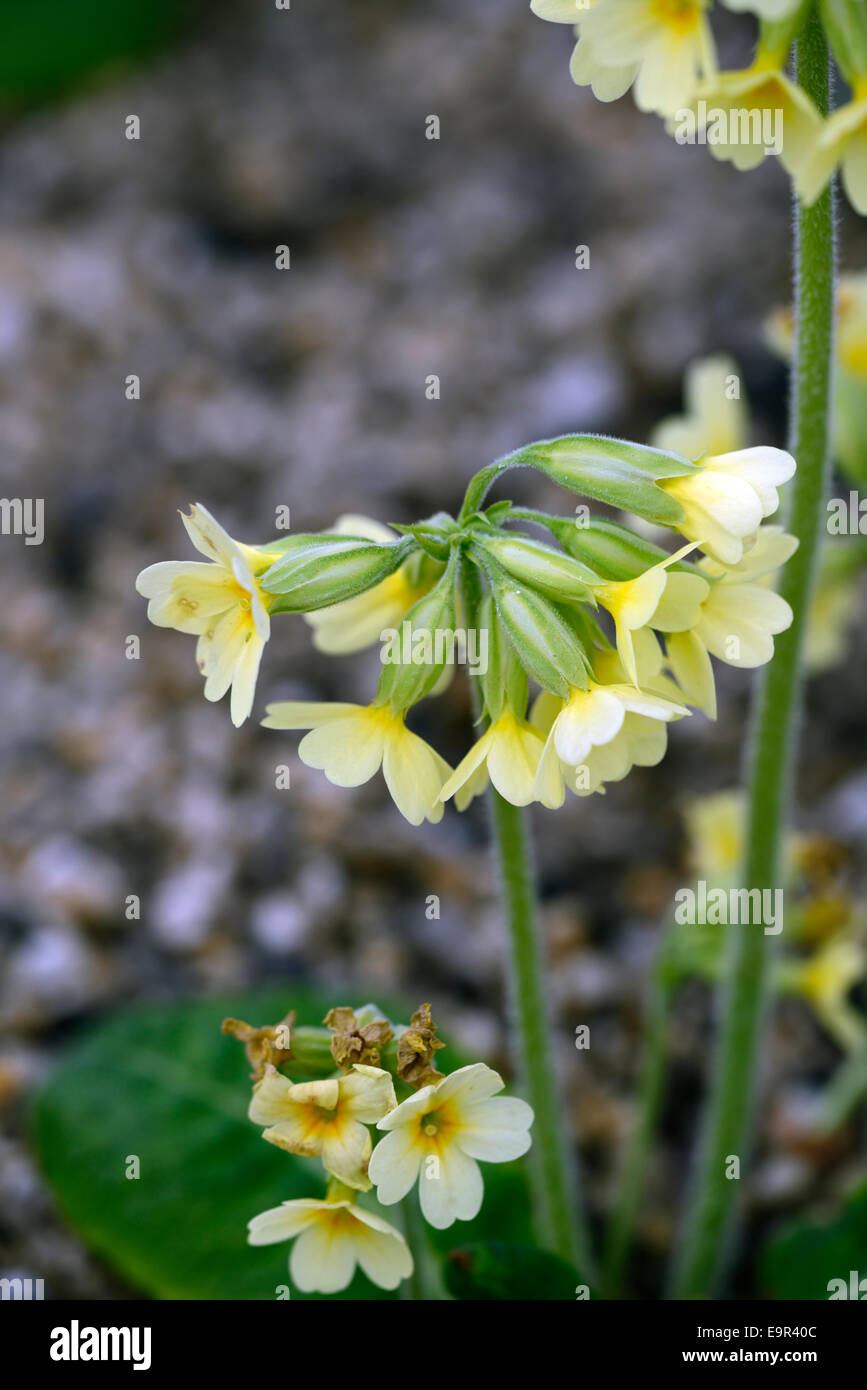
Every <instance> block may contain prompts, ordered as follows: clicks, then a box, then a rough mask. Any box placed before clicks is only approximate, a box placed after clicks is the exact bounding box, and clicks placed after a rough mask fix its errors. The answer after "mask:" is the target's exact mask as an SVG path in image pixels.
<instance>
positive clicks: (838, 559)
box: [804, 539, 861, 671]
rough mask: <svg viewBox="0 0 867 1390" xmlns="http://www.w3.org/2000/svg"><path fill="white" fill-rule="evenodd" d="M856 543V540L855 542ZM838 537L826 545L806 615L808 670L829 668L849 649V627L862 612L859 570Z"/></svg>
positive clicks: (805, 655)
mask: <svg viewBox="0 0 867 1390" xmlns="http://www.w3.org/2000/svg"><path fill="white" fill-rule="evenodd" d="M856 544H857V542H856ZM850 549H851V547H849V546H848V545H846V543H845V542H844V541H843V540H842V539H840V540H838V541H837V542H836V543H835V544H833V545H826V546H825V548H824V551H823V554H822V562H821V568H820V570H819V579H818V583H817V584H816V587H815V589H814V590H813V597H812V600H811V602H810V611H809V613H808V615H807V632H806V636H805V639H804V660H805V661H806V664H807V668H808V670H810V671H830V670H833V668H834V667H835V666H839V665H841V663H842V662H843V661H845V659H846V653H847V652H848V650H849V629H850V628H851V627H852V624H853V623H854V622H855V619H856V618H857V616H858V614H859V613H860V611H861V600H860V595H859V592H858V590H859V571H858V568H857V567H856V566H855V565H853V564H852V556H851V555H850V554H849V553H848V552H849V551H850Z"/></svg>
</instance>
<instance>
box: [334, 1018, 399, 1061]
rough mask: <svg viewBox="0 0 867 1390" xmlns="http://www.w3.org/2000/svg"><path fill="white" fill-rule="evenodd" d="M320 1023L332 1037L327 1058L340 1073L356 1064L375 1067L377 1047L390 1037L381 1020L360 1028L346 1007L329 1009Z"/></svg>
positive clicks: (383, 1044)
mask: <svg viewBox="0 0 867 1390" xmlns="http://www.w3.org/2000/svg"><path fill="white" fill-rule="evenodd" d="M322 1021H323V1023H324V1024H325V1026H326V1028H330V1029H331V1031H332V1033H333V1034H334V1036H333V1037H332V1039H331V1055H332V1057H333V1058H334V1060H335V1062H336V1063H337V1065H338V1066H339V1067H340V1069H341V1071H348V1070H349V1068H350V1067H354V1066H356V1065H358V1064H360V1065H362V1066H367V1067H378V1066H379V1050H380V1048H382V1047H385V1044H386V1043H387V1042H390V1041H391V1039H392V1038H393V1037H394V1033H393V1032H392V1031H391V1028H390V1026H389V1024H388V1023H386V1021H385V1019H383V1018H380V1019H376V1020H375V1021H374V1022H373V1023H365V1024H363V1025H362V1024H360V1023H359V1021H358V1019H357V1018H356V1017H355V1014H354V1012H353V1011H352V1009H350V1008H349V1007H348V1006H346V1005H343V1006H341V1007H340V1008H337V1009H330V1010H329V1011H328V1013H327V1014H326V1015H325V1018H324V1019H323V1020H322Z"/></svg>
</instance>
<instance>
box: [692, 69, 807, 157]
mask: <svg viewBox="0 0 867 1390" xmlns="http://www.w3.org/2000/svg"><path fill="white" fill-rule="evenodd" d="M783 61H785V60H783ZM688 111H689V115H688V118H686V120H684V115H683V114H682V113H678V120H677V121H674V120H670V121H669V123H668V124H669V130H670V133H672V134H673V135H674V136H675V139H678V140H681V141H683V142H684V143H686V142H687V141H685V140H684V135H686V136H687V137H689V142H690V143H691V137H692V132H693V130H694V129H696V127H697V125H698V124H699V117H701V121H700V124H701V127H702V129H703V131H704V135H703V143H705V144H706V145H707V148H708V149H709V150H710V153H711V154H712V155H713V156H714V158H716V159H724V160H730V161H731V163H732V164H734V165H735V167H736V168H737V169H740V170H747V169H754V168H755V167H756V166H757V165H758V164H761V163H762V161H763V160H764V159H765V158H766V157H767V156H768V155H770V154H776V155H777V157H778V158H779V161H780V163H781V164H782V165H783V167H784V168H785V169H786V171H787V172H788V173H789V174H790V175H791V176H792V177H795V176H796V175H797V174H798V173H799V171H801V170H802V169H803V168H805V166H806V163H807V161H808V160H809V159H810V157H811V155H812V151H813V148H814V142H815V141H816V139H817V137H818V135H819V133H820V131H821V130H822V117H821V116H820V114H819V112H818V111H817V110H816V107H815V106H814V105H813V103H812V102H811V101H810V98H809V97H808V96H807V95H806V93H805V92H803V91H802V90H801V88H800V87H799V86H798V85H797V83H795V82H792V80H791V79H790V78H788V77H787V76H786V74H785V73H784V72H783V71H782V68H781V64H780V62H779V61H778V60H777V59H776V58H771V59H769V58H768V57H767V56H765V55H763V54H761V53H760V54H759V55H758V57H757V59H756V61H755V63H754V64H753V65H752V66H751V67H749V68H745V69H743V70H741V71H737V72H720V73H715V74H714V75H713V76H711V77H709V78H707V79H705V80H704V81H702V82H699V83H698V85H697V86H696V89H695V93H694V96H693V98H692V100H691V101H690V103H689V107H688ZM681 122H684V130H683V133H681Z"/></svg>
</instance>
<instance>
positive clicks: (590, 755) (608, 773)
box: [534, 667, 689, 807]
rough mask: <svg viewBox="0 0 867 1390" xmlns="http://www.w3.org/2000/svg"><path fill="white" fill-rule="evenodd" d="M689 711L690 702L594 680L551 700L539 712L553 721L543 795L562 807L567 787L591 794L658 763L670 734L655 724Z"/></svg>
mask: <svg viewBox="0 0 867 1390" xmlns="http://www.w3.org/2000/svg"><path fill="white" fill-rule="evenodd" d="M597 669H598V667H597ZM688 714H689V710H688V709H687V708H686V706H685V705H682V704H679V703H678V702H676V701H674V700H671V699H668V698H667V697H665V696H662V695H658V694H651V693H649V692H648V691H645V690H641V689H638V688H637V687H636V686H633V685H627V684H624V683H611V684H597V682H595V681H590V683H589V686H588V688H587V690H577V689H576V690H573V691H572V692H571V694H570V696H569V698H568V699H567V700H561V701H557V703H556V705H554V704H552V703H551V701H550V700H546V701H545V702H544V704H540V705H539V707H538V708H537V710H536V711H535V712H534V717H535V718H537V719H539V720H540V721H542V722H544V723H547V721H548V719H549V718H550V720H551V722H550V726H549V728H548V736H547V739H546V741H545V745H544V750H543V753H542V757H541V759H540V761H539V766H538V770H537V773H536V785H535V791H536V796H537V798H538V800H540V801H542V802H543V804H544V805H546V806H553V807H556V806H562V804H563V800H564V798H565V795H566V787H567V786H569V787H570V789H571V790H572V791H574V792H575V793H576V794H578V795H589V794H590V793H591V792H594V791H598V790H599V788H600V787H601V786H602V785H604V783H605V782H619V781H620V780H621V778H623V777H625V776H626V774H627V772H628V771H629V769H630V767H632V766H633V765H635V764H640V765H642V766H654V765H655V764H656V763H657V762H659V760H660V759H661V758H662V757H663V755H664V753H665V736H664V734H660V733H659V732H658V730H655V729H654V728H653V727H652V726H653V725H654V724H660V723H662V724H665V723H667V722H668V721H669V720H671V719H681V718H683V717H684V716H685V715H688ZM576 774H577V775H576Z"/></svg>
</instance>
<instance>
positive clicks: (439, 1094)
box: [370, 1062, 533, 1230]
mask: <svg viewBox="0 0 867 1390" xmlns="http://www.w3.org/2000/svg"><path fill="white" fill-rule="evenodd" d="M503 1085H504V1083H503V1079H502V1077H500V1076H499V1075H498V1074H497V1073H496V1072H495V1071H492V1070H491V1068H490V1067H486V1066H485V1065H484V1063H482V1062H476V1063H474V1064H473V1065H472V1066H469V1067H460V1068H459V1069H458V1070H457V1071H453V1072H451V1073H450V1075H448V1076H447V1077H445V1079H444V1080H442V1081H440V1082H439V1083H438V1084H437V1085H436V1086H423V1087H422V1089H421V1090H420V1091H417V1092H416V1094H415V1095H414V1096H410V1098H409V1100H405V1101H404V1102H403V1103H402V1104H401V1105H399V1106H398V1107H397V1109H396V1110H392V1111H391V1112H390V1114H388V1115H386V1116H385V1118H384V1119H382V1120H380V1121H379V1124H378V1126H377V1128H378V1129H382V1130H385V1131H386V1134H385V1138H384V1139H381V1140H380V1141H379V1143H378V1144H377V1146H376V1148H375V1149H374V1151H373V1157H372V1159H371V1160H370V1176H371V1178H372V1180H373V1182H374V1183H375V1184H376V1195H377V1197H378V1198H379V1200H380V1202H382V1204H383V1205H384V1206H391V1205H392V1203H394V1202H399V1201H400V1200H401V1198H403V1197H405V1196H406V1194H407V1193H408V1192H409V1191H410V1190H411V1188H412V1187H413V1186H414V1184H415V1182H416V1179H418V1183H419V1198H420V1200H421V1209H422V1213H423V1215H424V1218H425V1220H426V1221H427V1222H428V1223H429V1224H430V1225H431V1226H435V1227H436V1228H437V1229H438V1230H445V1229H446V1227H448V1226H451V1225H452V1224H453V1223H454V1222H455V1221H472V1219H473V1217H474V1216H477V1215H478V1213H479V1210H480V1208H481V1205H482V1197H483V1195H484V1183H483V1181H482V1174H481V1172H480V1170H479V1165H478V1162H477V1160H478V1159H481V1160H482V1161H484V1162H486V1163H507V1162H509V1160H510V1159H513V1158H520V1156H521V1154H524V1153H526V1152H527V1150H528V1149H529V1147H530V1142H531V1140H530V1133H529V1130H530V1126H531V1124H532V1123H533V1112H532V1110H531V1109H530V1107H529V1105H527V1103H526V1102H525V1101H523V1100H517V1099H516V1098H515V1097H513V1096H498V1095H497V1092H498V1091H501V1090H502V1089H503Z"/></svg>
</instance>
